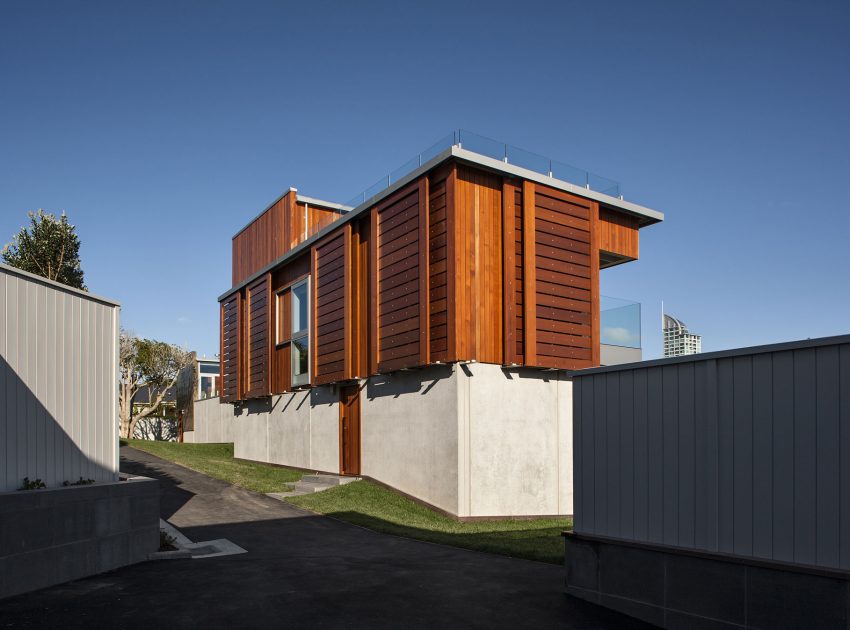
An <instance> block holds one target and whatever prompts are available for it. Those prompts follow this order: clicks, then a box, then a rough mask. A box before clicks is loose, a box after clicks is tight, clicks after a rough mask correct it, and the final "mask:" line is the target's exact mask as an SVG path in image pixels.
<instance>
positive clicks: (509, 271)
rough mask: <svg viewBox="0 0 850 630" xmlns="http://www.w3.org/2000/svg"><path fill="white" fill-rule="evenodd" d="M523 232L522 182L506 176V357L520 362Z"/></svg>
mask: <svg viewBox="0 0 850 630" xmlns="http://www.w3.org/2000/svg"><path fill="white" fill-rule="evenodd" d="M522 234H523V232H522V182H520V181H509V180H506V181H505V182H504V184H503V187H502V242H503V244H504V248H505V255H504V261H503V265H504V268H503V272H502V276H503V280H502V283H503V284H502V294H503V300H504V304H503V307H502V311H503V313H504V318H505V329H504V333H503V335H504V350H503V353H504V359H503V361H504V363H505V364H506V365H518V364H520V363H522V357H523V321H524V320H523V312H522V305H523V300H522V266H523V257H522Z"/></svg>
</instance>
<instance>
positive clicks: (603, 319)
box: [599, 295, 641, 348]
mask: <svg viewBox="0 0 850 630" xmlns="http://www.w3.org/2000/svg"><path fill="white" fill-rule="evenodd" d="M599 329H600V330H599V337H600V341H601V342H602V343H603V344H606V345H609V346H622V347H624V348H640V347H641V346H640V302H632V301H630V300H623V299H621V298H615V297H609V296H607V295H603V296H601V298H600V300H599Z"/></svg>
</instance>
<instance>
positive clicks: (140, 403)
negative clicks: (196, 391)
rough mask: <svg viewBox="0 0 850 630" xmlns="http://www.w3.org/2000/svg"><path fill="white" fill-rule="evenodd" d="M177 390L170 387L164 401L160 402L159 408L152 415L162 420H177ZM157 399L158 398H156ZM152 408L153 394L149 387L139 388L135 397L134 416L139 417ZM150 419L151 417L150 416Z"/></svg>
mask: <svg viewBox="0 0 850 630" xmlns="http://www.w3.org/2000/svg"><path fill="white" fill-rule="evenodd" d="M176 392H177V388H176V386H175V387H169V388H168V389H167V390H166V391H165V396H163V398H162V401H160V403H159V405H158V406H157V408H156V409H155V410H154V411H153V413H152V414H151V415H154V416H159V417H162V418H176V417H177V393H176ZM154 398H156V396H154ZM150 406H151V393H150V390H149V389H148V387H147V386H142V387H140V388H139V391H137V392H136V395H135V396H133V415H134V416H135V415H137V414H138V413H139V412H140V411H142V410H144V409H147V408H149V407H150ZM149 417H150V416H149Z"/></svg>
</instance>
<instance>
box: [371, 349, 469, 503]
mask: <svg viewBox="0 0 850 630" xmlns="http://www.w3.org/2000/svg"><path fill="white" fill-rule="evenodd" d="M457 383H458V380H457V376H456V374H455V372H454V371H453V369H452V366H449V365H443V366H433V367H430V368H427V369H423V370H413V371H409V372H393V373H392V374H388V375H386V376H380V377H373V378H370V379H368V381H367V382H366V385H365V387H364V389H363V393H365V395H361V472H362V473H363V474H364V475H368V476H369V477H372V478H374V479H377V480H378V481H381V482H382V483H385V484H387V485H388V486H391V487H393V488H396V489H398V490H401V491H402V492H405V493H407V494H409V495H411V496H414V497H416V498H418V499H421V500H422V501H425V502H427V503H430V504H431V505H434V506H437V507H438V508H440V509H443V510H446V511H447V512H450V513H452V514H458V509H459V508H458V505H459V504H458V385H457Z"/></svg>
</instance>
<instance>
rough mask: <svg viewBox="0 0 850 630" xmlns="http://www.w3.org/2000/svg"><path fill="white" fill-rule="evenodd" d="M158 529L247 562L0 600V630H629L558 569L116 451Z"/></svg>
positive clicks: (104, 579)
mask: <svg viewBox="0 0 850 630" xmlns="http://www.w3.org/2000/svg"><path fill="white" fill-rule="evenodd" d="M121 469H122V470H123V471H126V472H129V473H134V474H140V475H146V476H149V477H156V478H158V479H159V480H160V487H161V494H162V503H161V512H162V517H163V518H165V519H166V520H168V521H169V522H171V523H172V524H173V525H174V526H176V527H177V528H178V529H180V530H181V531H182V532H183V533H184V534H186V535H187V536H188V537H189V538H190V539H192V540H193V541H196V542H200V541H206V540H213V539H217V538H227V539H229V540H231V541H232V542H234V543H236V544H237V545H239V546H240V547H243V548H244V549H246V550H247V551H248V553H245V554H240V555H234V556H223V557H217V558H206V559H194V560H193V559H183V560H169V561H156V562H146V563H143V564H139V565H135V566H131V567H125V568H124V569H120V570H118V571H113V572H110V573H105V574H102V575H98V576H93V577H90V578H86V579H83V580H79V581H77V582H72V583H69V584H65V585H61V586H57V587H53V588H49V589H46V590H43V591H39V592H36V593H30V594H27V595H21V596H18V597H14V598H11V599H7V600H2V601H0V627H3V628H24V627H62V628H100V627H109V628H141V627H146V628H156V629H165V628H204V627H208V628H219V627H230V628H246V627H279V628H405V629H406V630H408V629H411V628H434V627H442V628H479V627H480V628H488V629H493V628H630V627H635V628H638V627H645V626H643V625H642V624H639V623H638V622H635V621H633V620H631V619H629V618H628V617H624V616H621V615H619V614H617V613H614V612H612V611H608V610H606V609H603V608H599V607H596V606H594V605H592V604H588V603H586V602H583V601H581V600H577V599H574V598H572V597H569V596H567V595H565V594H564V592H563V589H564V572H563V571H564V570H563V567H559V566H553V565H547V564H542V563H538V562H530V561H527V560H516V559H512V558H507V557H501V556H496V555H490V554H485V553H478V552H474V551H466V550H463V549H456V548H452V547H445V546H442V545H436V544H431V543H424V542H418V541H414V540H409V539H405V538H397V537H394V536H388V535H385V534H378V533H374V532H371V531H368V530H365V529H362V528H359V527H356V526H354V525H350V524H347V523H343V522H340V521H336V520H334V519H330V518H326V517H323V516H317V515H314V514H312V513H310V512H305V511H303V510H301V509H299V508H296V507H294V506H291V505H288V504H285V503H282V502H280V501H277V500H275V499H272V498H269V497H266V496H264V495H260V494H256V493H253V492H250V491H248V490H244V489H242V488H237V487H235V486H231V485H229V484H227V483H224V482H222V481H218V480H215V479H211V478H209V477H207V476H205V475H202V474H200V473H196V472H193V471H190V470H187V469H185V468H182V467H180V466H177V465H175V464H171V463H169V462H166V461H163V460H161V459H159V458H157V457H154V456H153V455H149V454H147V453H143V452H140V451H136V450H134V449H131V448H128V447H123V448H122V449H121Z"/></svg>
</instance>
